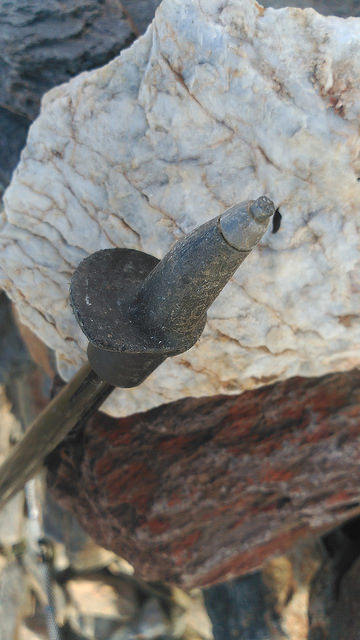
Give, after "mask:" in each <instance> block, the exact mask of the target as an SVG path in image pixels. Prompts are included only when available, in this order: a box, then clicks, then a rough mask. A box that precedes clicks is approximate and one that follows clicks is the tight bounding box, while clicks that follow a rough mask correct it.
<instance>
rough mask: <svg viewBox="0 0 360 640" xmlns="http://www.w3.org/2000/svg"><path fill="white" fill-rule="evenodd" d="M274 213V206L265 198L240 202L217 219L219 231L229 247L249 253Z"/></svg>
mask: <svg viewBox="0 0 360 640" xmlns="http://www.w3.org/2000/svg"><path fill="white" fill-rule="evenodd" d="M274 212H275V206H274V204H273V202H272V201H271V200H270V199H269V198H267V197H266V196H261V198H258V199H257V200H250V201H249V202H241V203H240V204H236V205H234V206H233V207H231V208H230V209H228V210H227V211H225V212H224V213H223V214H222V215H221V216H220V217H219V222H218V224H219V229H220V231H221V233H222V236H223V238H224V239H225V240H226V242H227V243H228V244H229V245H230V246H231V247H233V248H234V249H237V250H238V251H246V252H249V251H251V249H253V247H255V245H256V244H257V243H258V242H259V240H260V239H261V238H262V236H263V234H264V232H265V230H266V227H267V225H268V222H269V219H270V216H272V215H273V213H274Z"/></svg>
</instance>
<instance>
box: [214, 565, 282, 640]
mask: <svg viewBox="0 0 360 640" xmlns="http://www.w3.org/2000/svg"><path fill="white" fill-rule="evenodd" d="M204 599H205V605H206V609H207V612H208V615H209V617H210V620H211V622H212V625H213V633H214V638H215V640H238V639H239V638H241V639H242V640H269V639H270V634H269V629H268V626H267V623H266V621H265V613H266V608H267V607H266V589H265V586H264V584H263V581H262V577H261V573H260V572H256V573H251V574H249V575H248V576H245V577H243V578H237V579H236V580H232V581H230V582H227V583H223V584H218V585H215V586H214V587H210V588H209V589H205V590H204Z"/></svg>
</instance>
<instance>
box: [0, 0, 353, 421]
mask: <svg viewBox="0 0 360 640" xmlns="http://www.w3.org/2000/svg"><path fill="white" fill-rule="evenodd" d="M359 47H360V21H359V19H357V18H353V19H351V18H350V19H347V20H343V19H341V18H334V17H324V16H320V15H318V14H317V13H316V12H315V11H313V10H311V9H307V10H299V9H282V10H274V9H267V10H264V9H263V8H262V7H261V6H260V5H259V4H257V3H256V2H254V1H253V0H234V1H233V0H164V2H163V3H162V4H161V6H160V8H159V9H158V11H157V14H156V17H155V20H154V22H153V24H152V25H151V26H150V27H149V29H148V30H147V32H146V34H145V35H144V36H143V37H141V38H140V39H139V40H138V41H137V42H135V43H134V44H133V46H132V47H131V48H130V49H128V50H126V51H124V52H122V54H121V55H120V56H119V57H118V58H116V59H115V60H113V61H112V62H111V63H109V64H108V65H106V66H105V67H103V68H101V69H97V70H95V71H93V72H89V73H83V74H81V75H79V76H78V77H76V78H74V79H73V80H72V81H71V82H69V83H68V84H64V85H61V86H59V87H57V88H55V89H53V90H52V91H50V92H49V93H48V94H47V95H46V96H45V97H44V99H43V104H42V111H41V115H40V116H39V118H38V119H37V120H36V121H35V123H34V124H33V125H32V127H31V130H30V133H29V138H28V142H27V146H26V148H25V150H24V151H23V154H22V158H21V162H20V164H19V166H18V168H17V170H16V172H15V175H14V177H13V180H12V183H11V185H10V187H9V188H8V190H7V193H6V197H5V211H4V213H3V215H2V221H1V239H0V250H1V258H0V264H1V270H0V285H1V286H2V287H3V288H5V289H6V291H7V292H8V293H9V295H10V296H11V297H12V299H13V300H14V301H15V302H16V304H17V307H18V310H19V312H20V315H21V318H22V320H23V322H25V323H26V324H27V325H29V326H30V327H31V328H32V329H33V330H34V331H35V332H36V333H37V334H38V335H39V336H40V337H41V338H42V339H43V340H44V341H45V342H46V343H47V344H48V345H49V346H50V347H51V348H53V349H54V350H55V351H56V354H57V359H58V366H59V371H60V373H61V374H62V375H63V376H64V377H65V378H69V377H70V376H71V374H72V373H73V372H74V370H75V369H76V368H77V367H79V366H80V364H81V363H82V361H83V360H84V358H85V347H86V341H85V338H84V337H83V336H82V334H81V331H80V329H79V328H78V326H77V324H76V321H75V319H74V317H73V316H72V313H71V310H70V306H69V302H68V287H69V280H70V277H71V274H72V272H73V271H74V269H75V267H76V266H77V264H78V263H79V261H80V260H81V259H82V258H83V257H85V256H86V255H88V254H89V253H90V252H93V251H96V250H97V249H101V248H107V247H114V246H124V247H129V248H135V249H141V250H143V251H146V252H148V253H152V254H154V255H156V256H157V257H162V256H163V255H164V254H165V253H166V251H167V250H168V249H169V247H170V246H171V244H172V243H173V242H174V241H175V240H176V239H178V238H179V237H181V236H182V235H183V234H184V233H186V232H188V231H190V230H191V229H192V228H194V227H195V226H196V225H199V224H201V223H202V222H204V221H206V220H207V219H209V218H211V217H213V216H215V215H216V214H217V213H221V212H222V211H224V210H225V209H226V208H227V207H229V206H231V205H233V204H234V203H236V202H239V201H242V200H245V199H250V198H255V197H257V196H259V195H261V194H262V193H265V194H266V195H267V196H269V197H270V198H271V199H272V200H274V202H275V203H276V205H277V206H279V208H280V212H281V214H282V224H281V228H280V230H279V231H278V232H277V233H276V234H272V233H271V229H270V230H269V231H268V233H267V234H266V235H265V237H264V239H263V241H262V243H261V245H260V246H259V247H258V248H257V249H256V250H255V251H254V252H253V253H252V254H251V256H250V257H249V258H248V259H247V260H246V262H245V263H244V264H243V265H242V267H241V269H240V270H239V271H238V272H237V274H236V276H235V277H234V279H233V280H232V282H231V283H230V284H229V285H228V286H227V288H226V289H225V290H224V291H223V293H222V294H221V296H220V297H219V298H218V300H217V301H216V302H215V304H214V305H213V306H212V308H211V309H210V312H209V320H208V324H207V327H206V330H205V333H204V335H203V337H202V338H201V340H200V342H199V343H198V344H197V345H196V346H195V347H193V348H192V349H191V351H190V352H188V353H186V354H184V355H181V356H179V357H177V358H174V359H173V360H168V361H166V362H165V364H163V365H162V366H161V367H160V368H159V369H158V370H157V371H156V372H155V373H154V374H153V375H152V376H151V377H150V378H149V379H148V380H147V381H146V382H145V383H144V384H143V385H142V386H141V387H140V388H138V389H135V390H130V391H129V390H126V391H121V390H118V391H116V392H115V393H114V394H113V396H112V397H111V399H110V400H109V401H108V403H107V407H106V409H107V411H108V412H109V413H111V414H113V415H126V414H130V413H133V412H135V411H138V410H145V409H148V408H150V407H152V406H155V405H158V404H161V403H163V402H168V401H171V400H175V399H177V398H180V397H184V396H202V395H212V394H218V393H232V392H239V391H241V390H243V389H249V388H253V387H256V386H260V385H264V384H267V383H269V382H270V381H275V380H278V379H283V378H287V377H290V376H294V375H297V374H299V375H322V374H324V373H326V372H329V371H342V370H346V369H350V368H352V367H354V366H356V365H358V364H359V363H360V318H359V311H360V297H359V296H360V272H359V257H360V254H359V226H360V215H359V211H360V182H358V180H357V178H358V176H360V137H359V113H360V56H359V55H358V53H359Z"/></svg>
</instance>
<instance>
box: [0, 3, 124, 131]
mask: <svg viewBox="0 0 360 640" xmlns="http://www.w3.org/2000/svg"><path fill="white" fill-rule="evenodd" d="M133 40H134V34H133V33H132V31H131V27H130V25H129V22H128V21H127V19H126V18H125V16H124V13H123V11H122V7H121V4H120V2H118V0H96V1H95V0H62V1H60V0H47V2H43V0H16V2H13V1H11V0H10V1H9V0H0V69H1V72H0V96H1V98H0V103H1V104H3V105H7V106H10V107H11V108H12V109H13V110H14V111H17V112H19V113H20V114H23V115H26V116H27V117H29V118H30V119H33V118H34V117H35V116H36V115H37V113H38V109H39V101H40V97H41V95H42V94H43V93H44V92H45V91H47V90H48V89H50V88H51V87H53V86H54V85H56V84H60V83H61V82H65V81H67V80H68V79H69V78H70V77H72V76H74V75H76V74H77V73H79V72H80V71H84V70H87V69H93V68H94V67H99V66H101V65H103V64H105V63H106V62H107V61H108V60H110V59H112V58H113V57H114V56H116V55H117V54H119V52H120V50H121V49H122V48H124V47H126V46H128V45H129V44H130V43H131V42H132V41H133Z"/></svg>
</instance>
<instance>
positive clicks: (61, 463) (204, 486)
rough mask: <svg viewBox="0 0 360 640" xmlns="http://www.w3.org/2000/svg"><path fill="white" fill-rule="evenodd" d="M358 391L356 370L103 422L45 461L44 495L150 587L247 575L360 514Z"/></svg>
mask: <svg viewBox="0 0 360 640" xmlns="http://www.w3.org/2000/svg"><path fill="white" fill-rule="evenodd" d="M359 383H360V372H359V371H357V370H354V371H353V372H349V373H344V374H334V375H329V376H325V377H323V378H312V379H311V378H307V379H303V378H293V379H290V380H287V381H286V382H282V383H278V384H275V385H272V386H269V387H265V388H262V389H259V390H256V391H252V392H247V393H244V394H242V395H240V396H232V397H229V396H227V397H226V396H217V397H214V398H203V399H200V400H199V399H197V400H194V399H188V400H182V401H179V402H175V403H172V404H169V405H165V406H162V407H159V408H157V409H153V410H151V411H149V412H147V413H143V414H137V415H134V416H131V417H129V418H124V419H113V418H109V417H107V416H105V415H101V414H98V415H97V416H96V417H95V418H93V419H92V420H91V421H89V423H88V424H87V425H86V426H85V427H84V428H83V429H82V430H79V431H78V432H77V433H73V434H72V435H71V437H70V438H69V439H68V440H67V441H66V442H64V443H63V445H62V446H61V447H59V448H58V449H57V451H56V452H55V453H54V454H52V456H51V457H50V458H49V459H48V468H49V485H50V486H51V487H52V490H53V492H54V494H55V496H56V497H57V499H58V500H59V501H60V502H61V503H62V504H63V505H64V506H65V507H67V508H70V509H72V510H73V511H75V512H76V515H77V516H78V518H79V520H80V522H81V524H82V526H83V527H84V528H85V529H86V530H87V531H88V532H89V533H90V534H91V535H92V536H93V538H94V539H95V540H96V541H97V542H98V543H100V544H101V545H103V546H105V547H107V548H108V549H111V550H113V551H115V552H116V553H118V554H119V555H121V556H123V557H125V558H127V559H129V560H130V561H131V563H132V564H133V565H134V566H135V568H136V571H137V572H138V573H139V574H141V575H142V576H144V577H146V578H148V579H162V580H165V581H168V582H173V583H177V584H180V585H182V586H183V587H186V588H190V587H194V586H203V585H209V584H213V583H216V582H219V581H223V580H226V579H229V578H232V577H234V576H238V575H242V574H245V573H247V572H249V571H252V570H254V569H255V568H257V567H259V566H260V565H261V564H262V563H263V562H264V560H265V559H267V558H269V557H271V556H273V555H274V554H278V553H283V552H284V551H285V550H286V549H287V548H288V547H289V546H291V545H292V544H293V543H294V542H295V541H296V540H297V539H299V538H305V537H307V536H309V535H314V534H316V533H318V534H320V533H323V532H325V531H327V530H329V529H331V528H333V527H335V526H336V525H338V524H339V523H341V522H343V521H345V520H346V519H348V518H350V517H352V516H354V515H357V514H359V513H360V467H359V453H360V425H359V417H360V384H359Z"/></svg>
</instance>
